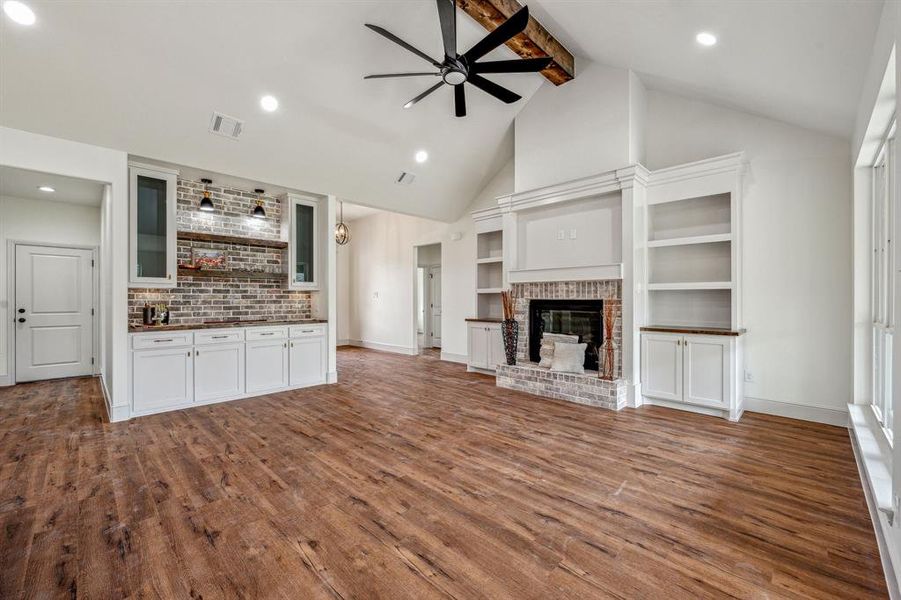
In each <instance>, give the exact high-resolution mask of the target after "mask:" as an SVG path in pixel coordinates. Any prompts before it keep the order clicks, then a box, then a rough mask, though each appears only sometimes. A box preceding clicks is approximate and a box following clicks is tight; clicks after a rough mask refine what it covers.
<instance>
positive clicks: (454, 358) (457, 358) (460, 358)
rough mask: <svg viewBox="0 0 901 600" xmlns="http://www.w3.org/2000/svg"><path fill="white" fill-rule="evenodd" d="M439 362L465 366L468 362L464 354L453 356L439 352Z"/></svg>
mask: <svg viewBox="0 0 901 600" xmlns="http://www.w3.org/2000/svg"><path fill="white" fill-rule="evenodd" d="M441 360H446V361H448V362H454V363H461V364H464V365H465V364H466V363H468V362H469V356H467V355H466V354H454V353H453V352H445V351H444V350H442V351H441Z"/></svg>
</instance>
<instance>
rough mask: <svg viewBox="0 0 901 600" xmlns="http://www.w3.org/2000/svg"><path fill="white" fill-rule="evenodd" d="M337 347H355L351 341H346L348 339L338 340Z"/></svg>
mask: <svg viewBox="0 0 901 600" xmlns="http://www.w3.org/2000/svg"><path fill="white" fill-rule="evenodd" d="M335 345H336V346H353V344H351V343H350V340H346V339H345V340H338V341H337V343H336V344H335Z"/></svg>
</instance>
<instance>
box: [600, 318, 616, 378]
mask: <svg viewBox="0 0 901 600" xmlns="http://www.w3.org/2000/svg"><path fill="white" fill-rule="evenodd" d="M616 308H617V307H616V306H614V305H613V303H612V302H605V303H604V347H603V358H602V362H601V368H600V373H599V376H600V378H601V379H606V380H608V381H612V380H613V375H614V371H615V370H616V347H615V345H614V343H613V328H614V327H615V325H616V312H617V311H616Z"/></svg>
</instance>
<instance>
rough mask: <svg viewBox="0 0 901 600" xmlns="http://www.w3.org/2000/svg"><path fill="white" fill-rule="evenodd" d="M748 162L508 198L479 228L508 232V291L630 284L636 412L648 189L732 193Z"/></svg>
mask: <svg viewBox="0 0 901 600" xmlns="http://www.w3.org/2000/svg"><path fill="white" fill-rule="evenodd" d="M743 165H744V153H742V152H737V153H733V154H728V155H724V156H719V157H714V158H709V159H706V160H701V161H697V162H693V163H688V164H684V165H678V166H676V167H671V168H666V169H660V170H657V171H649V170H648V169H646V168H645V167H644V166H642V165H640V164H634V165H629V166H626V167H623V168H621V169H616V170H613V171H608V172H605V173H600V174H598V175H592V176H589V177H583V178H580V179H575V180H572V181H568V182H564V183H560V184H555V185H550V186H546V187H543V188H539V189H535V190H529V191H525V192H516V193H513V194H510V195H507V196H501V197H499V198H498V199H497V207H496V208H495V207H492V208H488V209H483V210H479V211H474V212H473V213H472V217H473V219H474V220H475V221H476V225H477V230H478V229H479V227H480V226H481V227H482V229H483V230H491V229H502V230H503V239H504V244H503V265H504V267H503V268H504V285H505V286H506V285H510V284H516V283H553V282H565V281H570V282H578V281H597V280H609V279H618V280H621V281H622V332H623V341H622V348H621V360H622V377H623V379H624V380H625V382H626V386H627V405H628V406H632V407H635V406H639V405H640V404H641V403H642V396H641V383H640V381H641V378H640V373H639V371H640V357H639V350H640V340H641V337H640V335H641V334H640V326H641V325H642V324H643V323H642V322H641V320H642V318H643V317H642V315H644V314H645V303H646V297H645V296H646V293H645V292H646V290H644V289H642V287H643V285H642V282H644V281H645V272H646V268H647V266H646V263H647V247H646V245H647V243H646V228H647V223H646V222H645V220H646V209H647V205H648V200H647V194H648V190H649V189H653V188H655V187H656V186H663V187H661V188H659V189H660V190H661V191H663V193H664V194H665V195H670V194H672V195H674V196H678V195H680V194H683V193H684V192H685V190H686V189H691V190H692V191H693V192H694V193H698V194H700V193H703V192H704V191H705V188H707V187H710V190H711V191H710V192H709V193H715V192H714V191H713V190H720V189H722V188H724V187H725V188H726V189H729V188H728V185H730V184H729V183H728V182H729V181H732V182H734V180H735V173H736V172H739V171H740V170H741V169H742V166H743ZM721 180H722V181H721ZM683 188H685V189H683ZM664 190H665V191H664ZM658 195H660V194H659V193H658Z"/></svg>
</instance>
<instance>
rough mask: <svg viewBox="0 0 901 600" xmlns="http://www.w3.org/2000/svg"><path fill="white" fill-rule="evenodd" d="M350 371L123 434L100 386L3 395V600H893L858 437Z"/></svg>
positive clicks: (432, 361) (350, 365)
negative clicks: (337, 378) (335, 380)
mask: <svg viewBox="0 0 901 600" xmlns="http://www.w3.org/2000/svg"><path fill="white" fill-rule="evenodd" d="M339 367H340V373H341V379H342V383H341V384H339V385H336V386H325V387H320V388H315V389H309V390H303V391H297V392H288V393H282V394H273V395H270V396H265V397H261V398H256V399H250V400H243V401H239V402H233V403H227V404H220V405H216V406H210V407H201V408H196V409H191V410H186V411H179V412H175V413H169V414H165V415H158V416H151V417H145V418H142V419H137V420H134V421H131V422H127V423H120V424H109V423H104V422H103V420H102V415H103V408H102V404H101V398H100V395H99V392H98V387H97V385H96V384H95V382H94V381H93V380H91V379H79V380H68V381H57V382H45V383H38V384H25V385H20V386H17V387H15V388H11V389H5V390H0V452H2V454H0V535H2V540H0V542H2V543H0V598H4V599H6V598H19V597H41V598H50V597H62V596H67V597H74V596H76V595H77V596H81V597H85V598H118V597H125V596H129V597H142V598H145V597H146V598H152V597H162V598H200V597H203V598H235V597H246V598H273V597H282V598H304V599H306V598H333V599H334V598H348V599H349V598H391V599H397V598H418V599H421V598H431V597H449V598H492V599H501V598H511V599H513V598H515V599H517V600H521V599H529V598H536V599H537V598H552V599H558V598H559V599H569V598H627V599H634V598H654V599H659V598H666V599H674V598H692V599H694V598H722V597H738V598H829V597H834V598H877V597H886V589H885V585H884V579H883V576H882V572H881V568H880V563H879V557H878V554H877V549H876V542H875V538H874V534H873V529H872V526H871V523H870V520H869V517H868V514H867V509H866V506H865V503H864V498H863V494H862V492H861V488H860V483H859V480H858V475H857V472H856V469H855V465H854V459H853V457H852V454H851V448H850V445H849V441H848V434H847V431H846V430H844V429H842V428H837V427H827V426H822V425H816V424H811V423H804V422H801V421H792V420H788V419H781V418H776V417H768V416H763V415H756V414H747V415H746V416H745V417H744V419H743V420H742V422H741V423H739V424H732V423H728V422H726V421H723V420H720V419H715V418H710V417H701V416H697V415H692V414H689V413H684V412H678V411H671V410H666V409H662V408H644V409H640V410H629V409H627V410H624V411H622V412H619V413H615V412H610V411H605V410H601V409H593V408H587V407H581V406H577V405H573V404H567V403H562V402H555V401H549V400H544V399H539V398H535V397H532V396H529V395H526V394H521V393H517V392H512V391H506V390H499V389H496V388H495V387H494V385H493V380H492V379H491V378H488V377H485V376H482V375H474V374H466V373H465V372H464V370H463V367H461V366H460V365H454V364H450V363H442V362H440V361H438V360H437V359H436V358H435V357H433V356H419V357H408V356H397V355H391V354H384V353H378V352H373V351H367V350H360V349H352V350H342V351H341V352H340V353H339Z"/></svg>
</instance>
